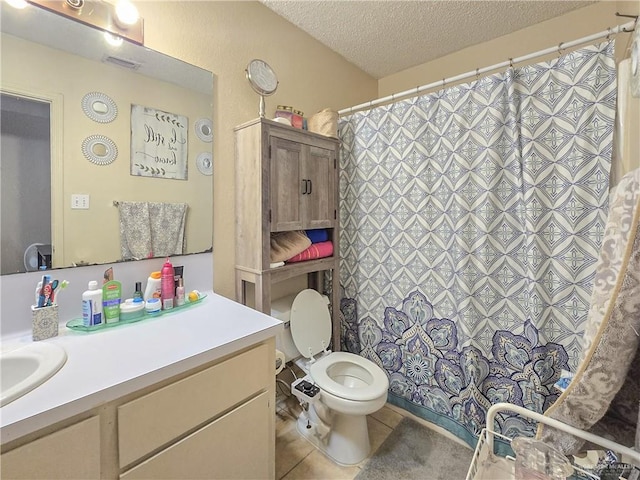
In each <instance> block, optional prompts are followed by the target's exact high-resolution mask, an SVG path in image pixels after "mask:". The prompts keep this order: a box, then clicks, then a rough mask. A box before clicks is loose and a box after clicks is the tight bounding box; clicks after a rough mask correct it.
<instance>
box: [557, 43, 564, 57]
mask: <svg viewBox="0 0 640 480" xmlns="http://www.w3.org/2000/svg"><path fill="white" fill-rule="evenodd" d="M563 43H564V42H560V43H559V44H558V56H561V55H562V44H563Z"/></svg>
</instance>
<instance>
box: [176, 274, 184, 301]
mask: <svg viewBox="0 0 640 480" xmlns="http://www.w3.org/2000/svg"><path fill="white" fill-rule="evenodd" d="M180 305H184V284H183V281H182V278H180V279H179V280H178V288H176V306H178V307H179V306H180Z"/></svg>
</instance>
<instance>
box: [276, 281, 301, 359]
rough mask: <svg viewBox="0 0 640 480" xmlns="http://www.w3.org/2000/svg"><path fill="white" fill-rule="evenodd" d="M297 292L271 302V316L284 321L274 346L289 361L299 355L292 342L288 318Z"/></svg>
mask: <svg viewBox="0 0 640 480" xmlns="http://www.w3.org/2000/svg"><path fill="white" fill-rule="evenodd" d="M297 295H298V294H297V293H294V294H292V295H287V296H286V297H282V298H278V299H277V300H273V301H272V302H271V316H272V317H274V318H277V319H278V320H280V321H281V322H284V330H282V331H281V332H280V333H279V334H278V335H277V336H276V348H277V349H278V350H280V351H281V352H282V353H284V357H285V361H286V362H289V361H291V360H295V359H296V358H298V357H300V352H299V351H298V349H297V348H296V346H295V344H294V343H293V338H292V337H291V328H290V325H289V318H290V316H291V305H292V304H293V300H294V299H295V298H296V296H297Z"/></svg>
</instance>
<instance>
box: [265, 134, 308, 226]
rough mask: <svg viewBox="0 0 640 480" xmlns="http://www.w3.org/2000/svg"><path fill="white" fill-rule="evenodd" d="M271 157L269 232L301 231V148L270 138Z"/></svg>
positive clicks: (293, 143) (303, 183)
mask: <svg viewBox="0 0 640 480" xmlns="http://www.w3.org/2000/svg"><path fill="white" fill-rule="evenodd" d="M269 147H270V156H271V159H270V160H271V172H270V174H271V187H270V188H271V198H270V200H271V231H272V232H284V231H288V230H301V229H303V228H304V225H303V222H304V218H303V215H302V210H301V208H300V207H301V201H300V200H301V197H302V195H304V193H303V192H304V191H305V188H304V187H305V185H306V183H305V180H304V178H303V175H302V173H303V170H302V168H301V166H302V147H303V145H302V144H300V143H297V142H292V141H290V140H285V139H283V138H278V137H270V142H269Z"/></svg>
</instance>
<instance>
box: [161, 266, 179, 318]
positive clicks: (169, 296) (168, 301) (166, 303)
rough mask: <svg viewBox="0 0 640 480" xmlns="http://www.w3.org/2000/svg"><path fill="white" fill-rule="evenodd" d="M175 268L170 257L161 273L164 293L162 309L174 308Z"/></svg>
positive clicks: (162, 291)
mask: <svg viewBox="0 0 640 480" xmlns="http://www.w3.org/2000/svg"><path fill="white" fill-rule="evenodd" d="M173 275H174V270H173V265H172V264H171V262H170V261H169V257H167V260H166V261H165V262H164V265H163V266H162V274H161V277H162V278H161V287H160V288H161V295H162V309H163V310H169V309H171V308H173V297H174V296H175V293H176V292H175V288H176V284H175V282H174V278H173Z"/></svg>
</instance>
